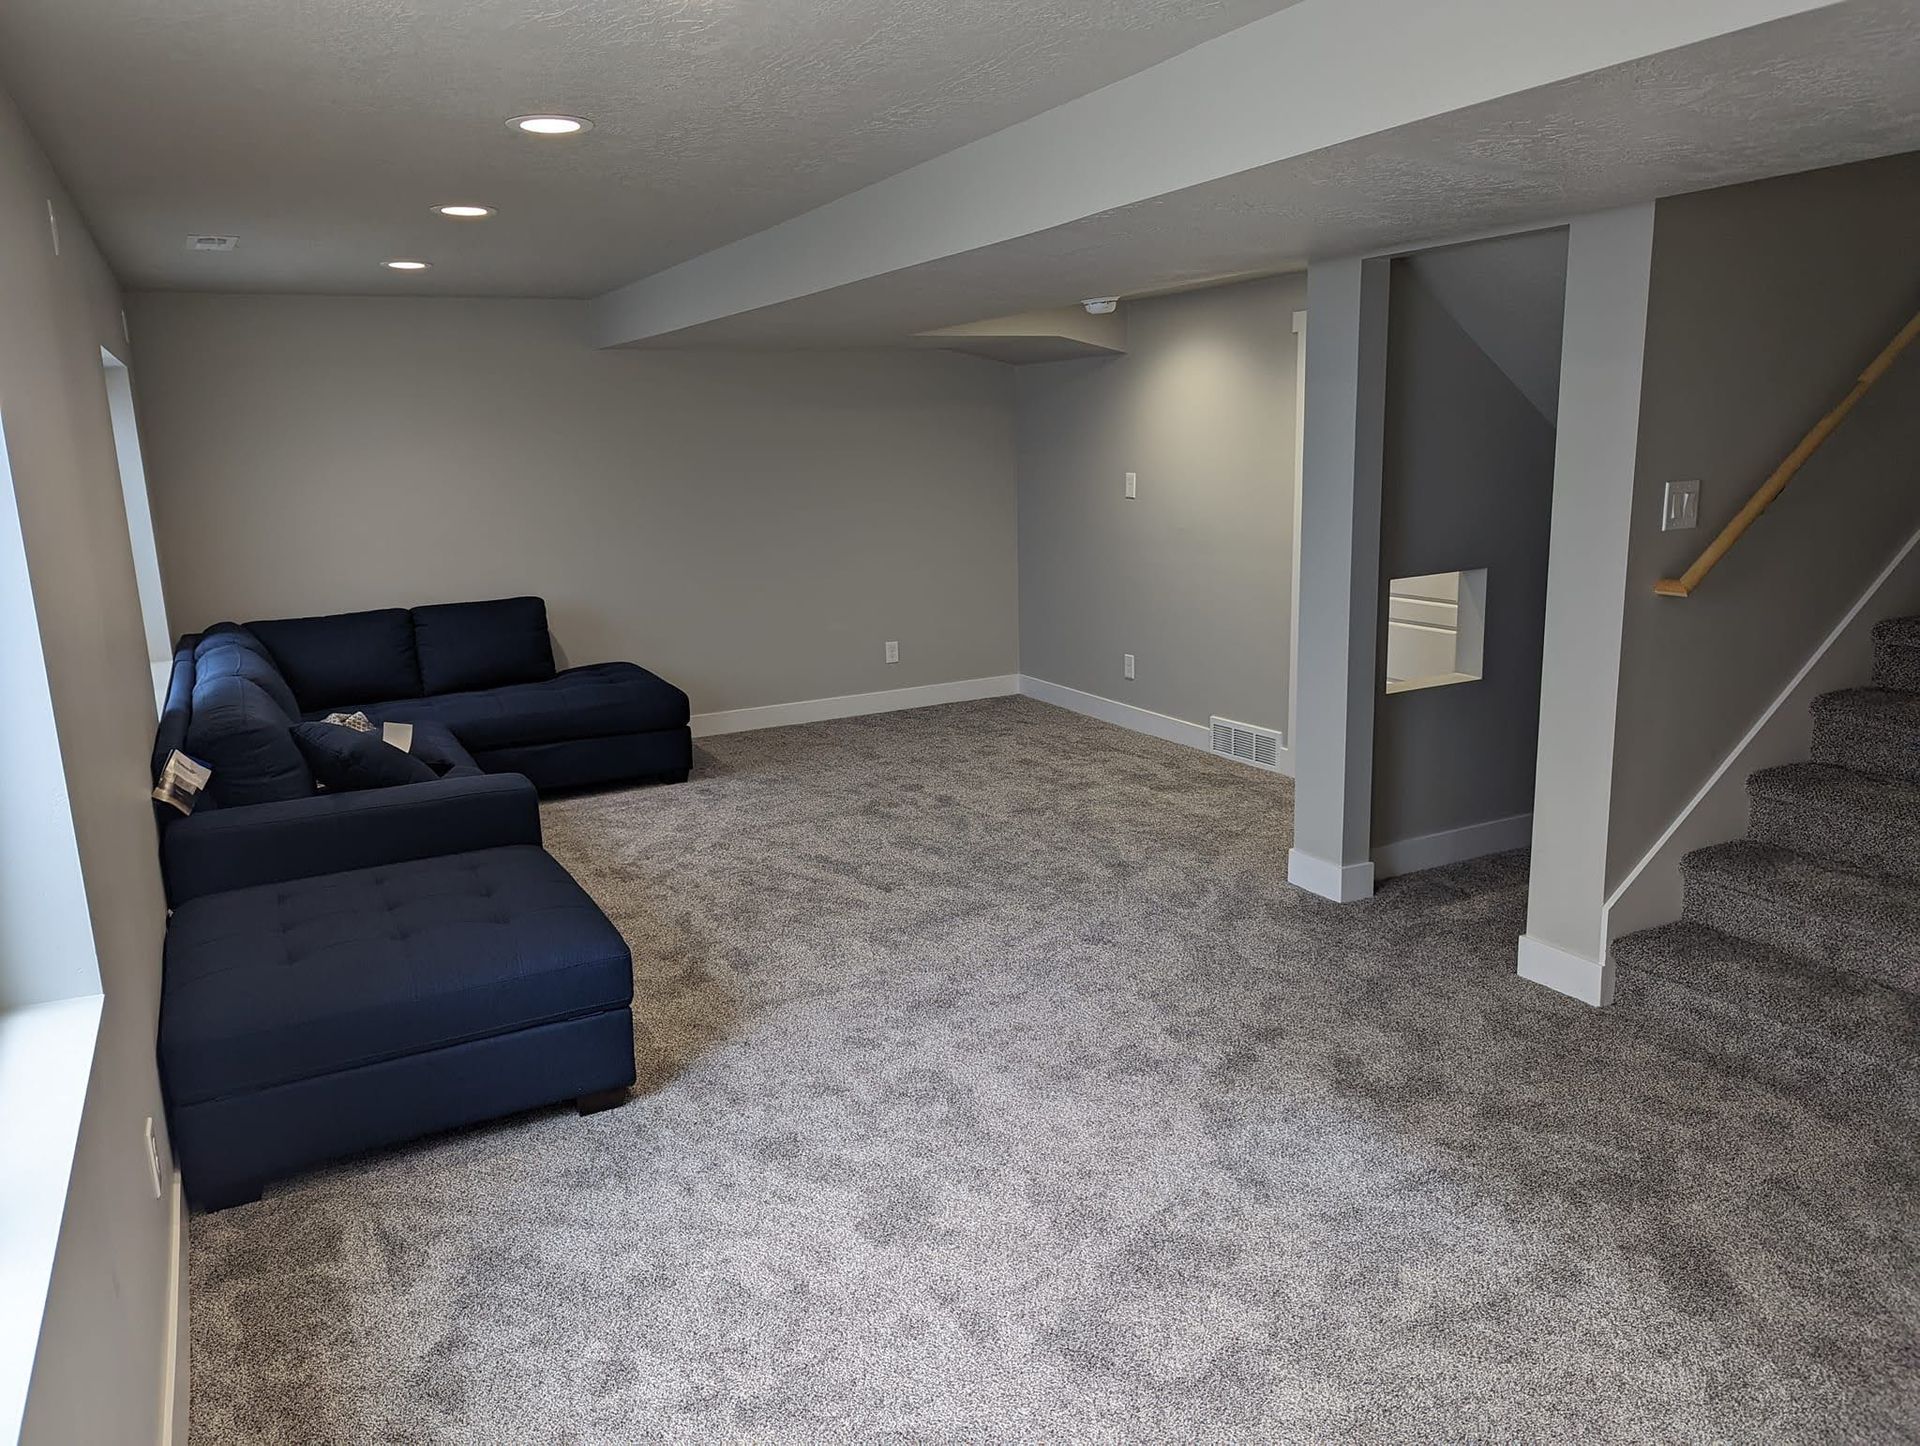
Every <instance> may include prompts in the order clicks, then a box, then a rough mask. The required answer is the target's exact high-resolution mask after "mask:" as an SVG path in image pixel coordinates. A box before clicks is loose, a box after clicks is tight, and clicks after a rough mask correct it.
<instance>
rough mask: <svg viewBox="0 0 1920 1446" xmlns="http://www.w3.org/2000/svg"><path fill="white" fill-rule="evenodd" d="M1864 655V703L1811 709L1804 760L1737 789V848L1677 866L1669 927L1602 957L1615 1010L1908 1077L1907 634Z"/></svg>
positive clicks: (1919, 875) (1911, 897)
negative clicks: (1676, 915) (1660, 1005)
mask: <svg viewBox="0 0 1920 1446" xmlns="http://www.w3.org/2000/svg"><path fill="white" fill-rule="evenodd" d="M1873 645H1874V666H1873V683H1872V686H1871V687H1866V688H1849V689H1845V690H1843V691H1841V692H1837V693H1828V694H1825V695H1823V696H1821V697H1819V698H1816V699H1815V700H1814V703H1813V747H1812V754H1813V757H1812V760H1811V761H1810V762H1807V763H1791V764H1787V765H1786V766H1784V767H1780V768H1768V769H1763V770H1762V771H1761V772H1759V773H1756V774H1754V775H1753V776H1752V777H1751V778H1750V779H1748V781H1747V791H1748V795H1749V798H1750V799H1751V815H1750V819H1749V824H1748V830H1747V836H1746V837H1745V838H1743V839H1736V840H1735V841H1733V842H1732V843H1724V844H1715V845H1714V846H1712V847H1711V848H1704V849H1698V850H1695V851H1694V852H1693V853H1690V854H1688V855H1687V856H1686V858H1685V859H1683V860H1682V861H1681V866H1680V867H1681V873H1682V876H1683V878H1684V880H1685V883H1686V907H1685V912H1684V915H1683V917H1682V919H1681V920H1680V922H1678V923H1675V924H1669V925H1666V926H1664V927H1662V928H1658V929H1648V930H1645V931H1643V932H1641V933H1638V934H1633V935H1629V936H1627V937H1626V938H1624V939H1620V940H1618V941H1616V942H1615V944H1614V946H1613V952H1614V961H1615V964H1616V966H1617V968H1618V969H1619V979H1620V986H1621V995H1622V997H1623V998H1627V999H1631V998H1633V997H1635V995H1636V994H1638V995H1640V996H1641V997H1649V996H1659V997H1662V998H1664V999H1667V1000H1668V1001H1669V1002H1674V1001H1678V1002H1680V1003H1682V1004H1683V1005H1684V1006H1685V1007H1686V1008H1687V1009H1688V1011H1689V1012H1704V1013H1706V1014H1709V1015H1711V1016H1714V1017H1715V1018H1717V1019H1718V1020H1720V1021H1722V1022H1726V1023H1738V1024H1741V1025H1744V1026H1752V1025H1754V1024H1755V1023H1756V1022H1764V1025H1765V1027H1766V1028H1767V1030H1768V1031H1769V1032H1773V1031H1776V1030H1781V1031H1785V1032H1787V1033H1788V1034H1792V1035H1795V1036H1799V1037H1800V1044H1801V1046H1802V1047H1803V1048H1804V1050H1805V1051H1808V1052H1810V1053H1811V1054H1813V1055H1826V1054H1829V1053H1831V1052H1833V1051H1839V1052H1840V1053H1842V1054H1846V1055H1849V1056H1852V1057H1855V1058H1858V1059H1863V1060H1871V1061H1873V1062H1874V1063H1875V1064H1877V1065H1882V1066H1891V1067H1894V1068H1896V1069H1904V1068H1907V1067H1910V1066H1912V1065H1913V1064H1915V1063H1920V618H1897V619H1891V620H1889V621H1886V622H1883V623H1880V624H1879V625H1877V626H1876V627H1875V628H1874V630H1873Z"/></svg>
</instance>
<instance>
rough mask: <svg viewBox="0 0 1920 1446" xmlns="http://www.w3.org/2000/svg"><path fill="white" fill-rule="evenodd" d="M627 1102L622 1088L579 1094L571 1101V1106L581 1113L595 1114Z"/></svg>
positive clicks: (615, 1108)
mask: <svg viewBox="0 0 1920 1446" xmlns="http://www.w3.org/2000/svg"><path fill="white" fill-rule="evenodd" d="M626 1102H627V1092H626V1090H624V1089H617V1090H601V1091H599V1092H598V1093H597V1094H590V1095H581V1096H580V1097H579V1098H578V1099H576V1100H575V1101H574V1102H573V1107H574V1108H575V1109H577V1110H578V1111H580V1113H581V1114H583V1115H597V1114H599V1113H600V1111H602V1110H617V1109H619V1108H620V1106H621V1105H624V1104H625V1103H626Z"/></svg>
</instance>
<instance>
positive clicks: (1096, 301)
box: [1080, 296, 1120, 316]
mask: <svg viewBox="0 0 1920 1446" xmlns="http://www.w3.org/2000/svg"><path fill="white" fill-rule="evenodd" d="M1080 304H1081V305H1082V306H1084V307H1086V309H1087V315H1088V316H1105V315H1107V314H1108V313H1109V312H1111V311H1113V310H1115V309H1116V308H1117V307H1118V306H1119V305H1120V298H1119V297H1117V296H1089V297H1088V298H1087V299H1086V300H1085V301H1083V302H1081V303H1080Z"/></svg>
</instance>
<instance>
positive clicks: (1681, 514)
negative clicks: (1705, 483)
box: [1660, 480, 1700, 532]
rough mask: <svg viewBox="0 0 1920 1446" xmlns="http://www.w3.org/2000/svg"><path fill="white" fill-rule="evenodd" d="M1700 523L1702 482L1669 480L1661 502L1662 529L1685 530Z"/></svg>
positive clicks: (1665, 530) (1663, 530) (1669, 530)
mask: <svg viewBox="0 0 1920 1446" xmlns="http://www.w3.org/2000/svg"><path fill="white" fill-rule="evenodd" d="M1699 525H1700V483H1699V481H1698V480H1694V481H1689V482H1669V483H1668V484H1667V490H1666V495H1665V497H1664V498H1663V499H1662V500H1661V504H1660V530H1661V531H1662V532H1685V531H1686V530H1687V529H1688V528H1691V527H1698V526H1699Z"/></svg>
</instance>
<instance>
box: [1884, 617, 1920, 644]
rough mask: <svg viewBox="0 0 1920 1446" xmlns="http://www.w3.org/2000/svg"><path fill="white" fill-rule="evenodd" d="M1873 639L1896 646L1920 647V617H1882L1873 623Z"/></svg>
mask: <svg viewBox="0 0 1920 1446" xmlns="http://www.w3.org/2000/svg"><path fill="white" fill-rule="evenodd" d="M1873 640H1874V642H1876V643H1885V644H1886V645H1887V646H1888V647H1894V648H1920V617H1916V618H1882V619H1881V620H1880V621H1879V622H1877V623H1875V624H1874V625H1873Z"/></svg>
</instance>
